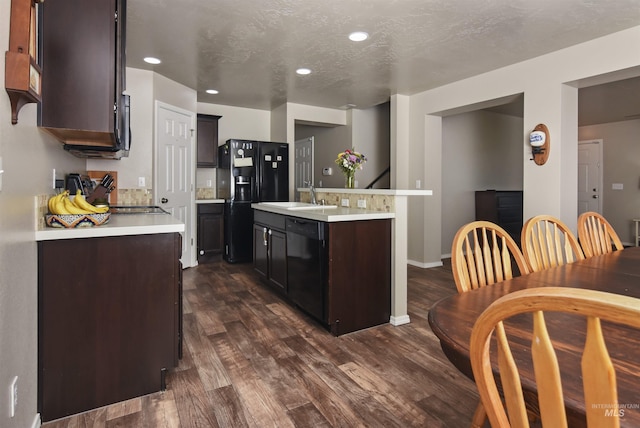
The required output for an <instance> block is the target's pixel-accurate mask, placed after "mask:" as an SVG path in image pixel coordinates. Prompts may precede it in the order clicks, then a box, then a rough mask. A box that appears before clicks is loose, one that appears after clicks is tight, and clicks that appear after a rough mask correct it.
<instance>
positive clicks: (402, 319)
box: [389, 315, 411, 327]
mask: <svg viewBox="0 0 640 428" xmlns="http://www.w3.org/2000/svg"><path fill="white" fill-rule="evenodd" d="M410 322H411V319H409V315H402V316H399V317H394V316H391V317H389V324H391V325H393V326H395V327H397V326H399V325H403V324H409V323H410Z"/></svg>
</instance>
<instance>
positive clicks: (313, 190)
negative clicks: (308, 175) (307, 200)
mask: <svg viewBox="0 0 640 428" xmlns="http://www.w3.org/2000/svg"><path fill="white" fill-rule="evenodd" d="M304 184H306V185H307V186H309V194H310V197H311V203H312V204H313V205H318V201H317V200H316V188H315V187H313V183H312V182H311V181H305V182H304Z"/></svg>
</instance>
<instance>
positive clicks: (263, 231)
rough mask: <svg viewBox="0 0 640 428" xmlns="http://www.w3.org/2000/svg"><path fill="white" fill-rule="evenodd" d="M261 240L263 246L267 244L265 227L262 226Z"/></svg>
mask: <svg viewBox="0 0 640 428" xmlns="http://www.w3.org/2000/svg"><path fill="white" fill-rule="evenodd" d="M262 241H263V242H264V246H265V247H266V246H267V228H266V227H263V228H262Z"/></svg>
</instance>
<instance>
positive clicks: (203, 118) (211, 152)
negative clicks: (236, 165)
mask: <svg viewBox="0 0 640 428" xmlns="http://www.w3.org/2000/svg"><path fill="white" fill-rule="evenodd" d="M221 117H222V116H213V115H209V114H199V115H198V129H197V131H196V132H197V134H198V164H197V166H198V168H215V167H217V166H218V120H219V119H220V118H221Z"/></svg>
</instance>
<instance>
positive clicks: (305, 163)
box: [294, 137, 315, 201]
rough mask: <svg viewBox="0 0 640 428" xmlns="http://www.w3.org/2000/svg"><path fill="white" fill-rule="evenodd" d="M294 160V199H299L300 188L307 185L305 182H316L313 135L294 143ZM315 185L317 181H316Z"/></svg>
mask: <svg viewBox="0 0 640 428" xmlns="http://www.w3.org/2000/svg"><path fill="white" fill-rule="evenodd" d="M294 151H295V156H294V162H295V166H294V168H295V177H294V186H295V193H294V195H295V197H294V200H296V201H299V200H300V195H299V192H298V188H300V187H307V186H308V185H307V184H305V183H314V181H313V137H309V138H304V139H302V140H298V141H296V142H295V143H294ZM314 185H315V183H314Z"/></svg>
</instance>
